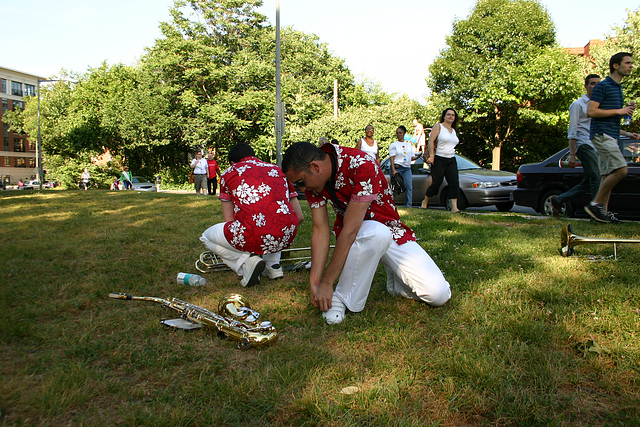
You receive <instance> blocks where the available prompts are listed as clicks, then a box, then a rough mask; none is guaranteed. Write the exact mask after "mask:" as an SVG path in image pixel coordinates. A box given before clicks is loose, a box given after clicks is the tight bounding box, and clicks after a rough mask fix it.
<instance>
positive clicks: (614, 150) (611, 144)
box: [591, 134, 627, 175]
mask: <svg viewBox="0 0 640 427" xmlns="http://www.w3.org/2000/svg"><path fill="white" fill-rule="evenodd" d="M591 143H592V144H593V146H594V147H596V150H597V151H598V158H599V161H598V168H599V169H600V175H609V174H611V173H612V172H613V171H615V170H617V169H620V168H625V167H627V161H626V160H625V159H624V156H623V155H622V152H620V147H619V146H618V140H617V139H616V138H612V137H610V136H609V135H607V134H602V135H595V136H594V137H593V139H591Z"/></svg>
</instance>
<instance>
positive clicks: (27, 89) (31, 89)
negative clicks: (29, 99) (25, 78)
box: [24, 83, 36, 96]
mask: <svg viewBox="0 0 640 427" xmlns="http://www.w3.org/2000/svg"><path fill="white" fill-rule="evenodd" d="M24 94H25V95H26V96H36V87H35V86H34V85H28V84H26V83H25V84H24Z"/></svg>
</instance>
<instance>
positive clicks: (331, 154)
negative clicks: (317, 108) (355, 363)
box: [282, 142, 451, 324]
mask: <svg viewBox="0 0 640 427" xmlns="http://www.w3.org/2000/svg"><path fill="white" fill-rule="evenodd" d="M282 170H283V171H284V173H285V175H286V177H287V178H288V179H289V181H291V182H292V183H294V184H295V185H297V186H298V188H300V189H302V190H303V191H305V194H306V196H307V201H308V203H309V207H310V208H311V219H312V221H313V232H312V235H311V272H310V278H309V289H310V293H311V303H312V304H313V305H314V306H315V307H317V308H319V309H320V310H321V311H322V312H323V317H324V318H325V320H326V322H327V323H328V324H337V323H340V322H342V321H343V320H344V317H345V313H346V309H349V310H350V311H352V312H360V311H362V310H363V309H364V306H365V303H366V301H367V297H368V295H369V290H370V289H371V282H372V281H373V276H374V274H375V272H376V268H377V266H378V263H382V264H383V265H384V266H385V269H386V272H387V291H388V292H389V293H391V294H393V295H401V296H404V297H407V298H413V299H416V300H420V301H424V302H426V303H428V304H430V305H433V306H440V305H443V304H444V303H446V302H447V301H448V300H449V298H450V297H451V290H450V288H449V283H448V282H447V281H446V280H445V278H444V276H443V275H442V272H441V271H440V269H439V268H438V266H437V265H436V264H435V263H434V262H433V260H432V259H431V257H429V255H428V254H427V253H426V252H425V251H424V249H423V248H422V247H421V246H420V245H418V244H417V243H416V237H415V234H414V233H413V231H412V230H411V229H410V228H409V227H407V226H406V225H405V224H403V223H402V221H400V217H399V216H398V212H397V210H396V207H395V205H394V203H393V197H392V192H391V190H390V189H389V187H388V185H387V181H386V179H385V177H384V175H383V173H382V171H381V170H380V168H379V166H378V165H377V164H376V162H375V160H373V158H372V157H370V156H368V155H366V154H365V153H363V152H362V151H360V150H356V149H355V148H348V147H341V146H338V145H335V144H325V145H323V146H322V147H317V146H315V145H314V144H311V143H309V142H297V143H295V144H292V145H291V146H290V147H289V148H288V149H287V150H286V152H285V153H284V156H283V159H282ZM327 202H329V203H331V204H332V206H333V209H334V211H335V213H336V219H335V222H334V224H333V232H334V233H335V235H336V244H335V248H334V250H333V255H332V256H331V259H330V261H329V264H328V265H327V266H326V268H325V265H326V261H327V259H328V254H329V245H330V233H331V228H330V225H329V215H328V211H327ZM336 281H337V285H336V288H335V291H334V289H333V285H334V283H336Z"/></svg>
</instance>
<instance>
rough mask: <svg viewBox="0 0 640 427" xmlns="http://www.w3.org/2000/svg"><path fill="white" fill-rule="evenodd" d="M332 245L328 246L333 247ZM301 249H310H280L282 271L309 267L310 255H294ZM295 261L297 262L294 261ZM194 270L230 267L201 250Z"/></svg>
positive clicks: (216, 269) (214, 255)
mask: <svg viewBox="0 0 640 427" xmlns="http://www.w3.org/2000/svg"><path fill="white" fill-rule="evenodd" d="M333 247H334V246H333V245H332V246H330V248H333ZM302 251H311V248H308V247H307V248H289V249H284V250H282V251H281V254H282V257H281V258H280V263H281V264H284V263H286V265H285V266H283V270H284V271H297V270H302V269H305V268H306V269H308V268H310V265H309V263H310V261H311V255H308V256H295V255H294V254H295V253H297V252H302ZM294 261H297V262H294ZM196 270H198V271H199V272H201V273H208V272H210V271H222V270H230V268H229V267H228V266H227V265H226V264H225V263H224V262H223V261H222V260H221V259H219V258H218V257H217V256H216V254H214V253H213V252H211V251H206V252H202V253H201V254H200V257H199V258H198V259H197V260H196Z"/></svg>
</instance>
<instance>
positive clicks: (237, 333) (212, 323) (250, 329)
mask: <svg viewBox="0 0 640 427" xmlns="http://www.w3.org/2000/svg"><path fill="white" fill-rule="evenodd" d="M109 298H115V299H123V300H139V301H151V302H155V303H158V304H162V305H164V306H165V307H169V308H170V309H172V310H175V311H177V312H178V313H180V316H181V317H182V318H183V319H186V320H188V321H190V322H193V323H199V324H201V325H204V326H207V327H209V328H212V329H214V330H216V331H217V332H218V335H220V336H223V337H228V338H229V339H231V340H233V341H236V342H237V347H238V348H239V349H241V350H246V349H248V348H249V347H265V346H267V345H270V344H273V343H275V342H276V340H277V339H278V332H277V331H276V329H275V328H274V327H273V325H272V324H271V322H268V321H263V322H259V321H258V319H259V317H260V313H258V312H257V311H255V310H252V309H251V306H250V305H249V301H247V300H246V299H245V298H244V297H243V296H242V295H239V294H228V295H226V296H224V297H223V298H222V299H221V300H220V302H219V304H218V313H214V312H212V311H210V310H207V309H206V308H202V307H199V306H197V305H195V304H191V303H189V302H186V301H182V300H179V299H177V298H171V299H170V300H166V299H164V298H158V297H136V296H132V295H127V294H122V293H110V294H109Z"/></svg>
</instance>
